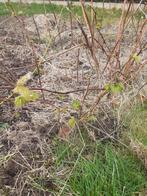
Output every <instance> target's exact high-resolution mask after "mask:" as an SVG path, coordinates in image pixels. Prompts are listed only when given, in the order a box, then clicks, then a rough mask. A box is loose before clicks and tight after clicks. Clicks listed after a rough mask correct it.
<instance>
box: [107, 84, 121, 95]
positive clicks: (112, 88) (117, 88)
mask: <svg viewBox="0 0 147 196" xmlns="http://www.w3.org/2000/svg"><path fill="white" fill-rule="evenodd" d="M105 90H106V91H107V92H110V93H113V94H115V93H120V92H122V91H123V90H124V85H123V84H122V83H115V84H107V85H106V86H105Z"/></svg>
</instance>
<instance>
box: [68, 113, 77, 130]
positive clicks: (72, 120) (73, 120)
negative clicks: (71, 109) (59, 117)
mask: <svg viewBox="0 0 147 196" xmlns="http://www.w3.org/2000/svg"><path fill="white" fill-rule="evenodd" d="M68 125H69V126H70V128H72V129H73V128H74V127H75V125H76V120H75V118H74V117H73V116H72V117H71V118H70V119H69V121H68Z"/></svg>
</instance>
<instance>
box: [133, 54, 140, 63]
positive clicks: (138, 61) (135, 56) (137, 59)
mask: <svg viewBox="0 0 147 196" xmlns="http://www.w3.org/2000/svg"><path fill="white" fill-rule="evenodd" d="M133 59H134V60H135V62H136V63H140V62H141V57H140V56H139V55H137V54H136V53H135V54H134V55H133Z"/></svg>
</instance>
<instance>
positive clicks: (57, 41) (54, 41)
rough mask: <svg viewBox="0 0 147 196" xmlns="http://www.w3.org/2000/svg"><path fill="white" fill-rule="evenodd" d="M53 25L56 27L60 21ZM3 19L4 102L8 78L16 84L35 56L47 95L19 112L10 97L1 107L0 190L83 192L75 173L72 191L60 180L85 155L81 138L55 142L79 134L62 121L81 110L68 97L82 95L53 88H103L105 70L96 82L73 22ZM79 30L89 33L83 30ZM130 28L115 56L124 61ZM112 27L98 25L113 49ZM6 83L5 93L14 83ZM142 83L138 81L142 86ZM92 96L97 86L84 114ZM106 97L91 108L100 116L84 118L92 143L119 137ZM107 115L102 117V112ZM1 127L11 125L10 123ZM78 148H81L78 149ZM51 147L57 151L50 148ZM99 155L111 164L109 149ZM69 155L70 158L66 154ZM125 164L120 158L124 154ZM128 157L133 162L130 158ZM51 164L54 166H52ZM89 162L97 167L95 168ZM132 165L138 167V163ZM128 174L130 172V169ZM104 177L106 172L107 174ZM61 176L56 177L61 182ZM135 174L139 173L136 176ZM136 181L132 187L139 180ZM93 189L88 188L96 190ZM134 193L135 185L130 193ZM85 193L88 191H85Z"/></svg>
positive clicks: (0, 20)
mask: <svg viewBox="0 0 147 196" xmlns="http://www.w3.org/2000/svg"><path fill="white" fill-rule="evenodd" d="M56 20H57V21H56ZM34 21H35V22H34ZM57 23H58V24H60V25H58V26H57ZM0 24H1V27H0V42H1V45H0V47H1V48H0V50H1V53H0V73H1V75H2V76H4V78H5V79H6V81H5V80H4V79H1V80H0V82H1V86H2V88H1V89H0V92H1V93H0V94H1V95H2V97H1V99H2V98H3V97H5V96H7V95H9V94H10V91H9V90H5V86H6V85H7V86H9V82H10V83H11V84H12V81H13V82H14V85H13V87H14V86H15V84H16V81H17V79H18V78H19V77H20V76H22V75H24V74H26V73H28V72H29V71H32V70H34V69H35V68H36V61H37V62H38V60H39V61H40V65H41V66H40V67H41V69H40V72H41V81H42V88H45V89H47V90H50V92H47V91H46V92H44V96H45V98H46V102H45V103H44V102H43V101H42V98H40V100H38V101H36V102H34V103H30V104H29V105H27V106H25V107H23V108H22V109H20V110H16V109H15V108H14V104H13V98H12V100H11V101H10V102H5V103H4V104H3V105H2V106H0V121H1V122H2V123H3V125H4V126H2V129H1V137H0V155H1V160H0V189H1V191H2V195H26V194H28V195H36V196H39V195H46V196H48V195H54V194H55V195H56V193H57V195H58V193H59V192H60V195H62V190H64V191H65V193H64V194H63V195H68V194H69V195H72V194H73V195H78V194H79V192H80V190H79V188H76V184H77V181H76V180H78V178H79V176H78V175H79V173H80V172H81V171H79V173H77V176H76V175H75V176H74V177H73V179H72V180H71V181H72V186H71V187H72V188H71V187H70V185H69V187H68V186H67V187H66V189H65V187H64V184H63V182H64V183H65V181H66V180H65V181H64V178H65V179H66V177H67V179H68V175H67V174H70V166H71V165H72V166H73V163H72V161H73V160H74V161H76V160H78V156H79V154H80V153H81V152H82V149H83V148H82V145H83V144H82V142H81V141H82V139H83V137H81V134H79V133H78V134H79V136H78V138H79V140H77V141H75V144H74V145H73V146H72V144H70V147H69V146H66V145H67V144H66V145H65V146H62V145H61V148H60V143H57V140H56V139H57V138H58V137H61V138H62V139H67V136H68V135H72V137H73V138H76V139H77V133H74V132H73V131H72V130H69V128H68V123H67V122H68V120H69V118H70V117H71V116H74V117H75V118H77V117H78V115H79V114H78V112H77V110H75V108H73V107H72V102H73V100H82V98H83V91H78V92H76V93H69V94H68V93H67V94H66V93H65V94H61V93H58V94H57V93H53V92H68V91H72V90H73V89H75V90H79V89H86V88H87V85H88V84H89V78H90V86H92V87H96V86H99V87H103V85H104V84H105V83H107V81H108V78H107V72H105V75H102V77H101V80H97V74H96V69H95V67H94V62H93V60H92V59H91V57H90V54H89V51H88V49H87V48H85V47H84V45H83V36H82V34H81V31H80V30H79V28H78V25H77V23H76V22H75V21H73V25H72V30H69V29H70V22H69V20H65V19H61V17H57V19H55V17H54V15H53V14H50V15H47V16H44V15H36V16H34V18H33V17H22V16H21V17H19V18H14V17H1V18H0ZM36 24H37V29H36ZM84 29H85V31H86V32H87V34H88V30H87V29H86V27H84ZM132 29H133V27H129V28H128V29H126V31H125V36H124V41H123V46H122V53H121V58H120V60H121V63H122V64H123V63H124V62H125V61H126V58H127V56H128V55H129V54H130V51H131V47H132V42H133V41H134V37H133V35H134V34H133V32H134V31H133V30H132ZM59 30H60V34H59ZM116 31H117V24H111V25H108V26H106V27H103V28H102V32H103V34H104V36H105V38H106V40H107V41H108V42H109V47H112V46H113V44H114V40H115V35H116ZM24 32H25V33H24ZM146 32H147V31H146ZM146 38H147V34H146V33H145V35H144V40H146ZM99 39H100V41H101V42H102V41H103V40H101V38H99ZM30 40H31V41H32V42H33V47H32V45H31V44H30ZM34 51H35V52H34ZM97 55H98V56H97V57H98V59H99V60H100V62H101V65H102V66H101V68H103V67H104V65H105V63H106V59H105V57H104V55H103V53H102V52H101V51H100V50H99V48H98V47H97ZM141 58H142V61H144V60H145V59H146V53H143V54H142V56H141ZM40 59H41V60H40ZM100 71H101V70H100ZM141 78H142V77H141ZM7 80H8V81H7ZM38 80H39V76H38V75H36V76H34V80H33V81H30V82H29V87H30V88H34V87H37V88H40V86H39V82H38ZM141 82H142V81H141ZM11 84H10V90H11V88H12V87H11ZM141 84H142V83H139V85H141ZM96 94H97V90H96V91H92V92H91V93H89V95H88V97H87V99H86V100H85V103H84V105H83V108H84V111H86V110H88V108H89V107H90V105H91V104H92V103H93V100H94V99H95V96H96ZM105 102H106V100H105V99H104V100H102V102H101V104H100V106H99V107H98V108H97V109H96V110H95V112H96V113H97V114H98V115H99V111H101V112H102V113H101V115H100V116H98V118H97V121H96V122H95V123H93V124H88V123H87V125H86V127H87V128H88V135H89V137H90V138H91V140H92V141H95V140H97V141H101V140H105V139H108V138H109V139H110V135H111V136H112V138H114V140H117V139H118V135H119V134H120V132H119V127H118V126H117V119H116V118H115V117H114V116H113V113H112V112H111V104H109V103H108V104H104V103H105ZM103 105H105V107H103ZM105 113H107V115H104V114H105ZM6 123H7V124H6ZM5 126H8V128H6V127H5ZM79 126H80V125H79ZM92 126H93V127H92ZM81 127H82V128H83V124H81ZM81 127H80V129H81ZM94 130H95V131H94ZM109 139H108V140H109ZM61 143H62V144H63V143H64V142H63V141H61ZM51 145H52V146H53V147H54V148H52V147H51ZM76 145H77V146H78V147H79V148H78V150H77V148H76ZM89 145H90V144H89ZM62 148H63V151H62ZM70 148H71V149H72V148H73V149H72V150H71V154H70V153H69V152H70V151H69V152H66V149H70ZM84 148H85V147H84ZM55 149H56V153H54V151H55ZM79 149H80V150H79ZM92 151H93V150H92ZM77 152H78V153H77ZM66 153H67V154H66ZM68 153H69V154H68ZM84 153H85V156H86V159H88V160H89V159H90V157H89V156H91V155H90V153H89V150H88V152H86V150H85V151H84ZM95 153H96V152H95ZM107 153H108V154H107ZM104 154H106V155H110V157H108V156H106V157H107V158H108V159H107V161H108V163H109V164H110V163H111V160H112V159H111V152H110V151H109V150H106V152H104ZM70 155H71V156H72V160H71V159H70V158H69V156H70ZM64 156H65V157H66V158H67V159H66V160H65V162H66V161H67V162H66V164H65V165H64V163H65V162H64V161H63V160H62V157H64ZM65 157H64V158H65ZM84 159H85V158H84ZM102 160H103V159H102ZM102 160H101V161H102ZM116 160H117V155H116ZM123 161H124V162H125V159H123ZM123 161H122V162H123ZM63 162H64V163H63ZM130 162H131V163H132V164H133V161H132V159H131V160H130ZM101 163H102V162H101ZM56 164H57V170H55V168H54V167H53V165H56ZM85 164H87V163H86V162H85ZM91 164H92V163H91ZM113 164H114V163H112V171H113ZM63 165H64V167H63ZM81 167H82V166H81ZM90 167H93V168H94V166H92V165H90ZM110 167H111V164H110ZM134 168H136V166H135V165H134ZM84 169H85V167H83V171H84ZM78 170H80V165H79V166H78V169H77V172H78ZM104 170H105V169H104ZM116 170H117V165H116ZM122 170H123V169H122ZM138 170H139V171H137V172H138V175H139V174H141V177H140V183H141V182H142V184H143V186H144V187H146V184H145V183H144V181H145V180H144V179H146V177H145V176H144V174H142V173H143V172H142V170H141V169H140V167H139V169H138ZM108 171H109V170H108ZM85 172H86V171H85ZM93 172H95V171H93ZM120 172H121V171H120ZM133 172H134V173H135V171H133ZM109 175H111V174H109V172H108V179H109ZM83 176H84V175H83ZM104 176H107V175H106V174H104ZM58 177H59V179H60V180H58ZM102 179H103V178H102ZM102 179H101V180H102ZM134 179H136V178H135V177H134ZM141 179H142V181H141ZM62 180H63V181H62ZM106 180H107V179H106ZM54 181H55V182H54ZM136 181H138V180H136ZM84 182H85V181H83V183H84ZM112 183H113V180H112ZM65 184H66V183H65ZM134 184H135V185H136V182H134ZM84 186H85V185H83V187H84ZM115 186H117V184H116V185H115ZM131 186H133V185H130V187H131ZM137 186H141V185H140V184H139V185H136V187H137ZM143 186H142V187H139V190H140V189H141V188H142V189H143V188H144V187H143ZM74 188H75V190H74ZM121 188H122V187H121ZM95 189H96V188H93V190H95ZM110 189H111V187H110ZM139 190H137V188H134V190H132V191H139ZM52 191H53V193H52ZM66 191H67V192H66ZM78 191H79V192H78ZM96 191H98V190H96ZM113 191H114V193H112V194H111V193H110V195H114V196H116V195H117V194H116V193H117V191H116V192H115V190H113ZM54 192H55V193H54ZM82 193H83V194H84V191H83V192H82V190H81V194H82ZM89 194H91V193H90V192H89ZM125 195H126V196H127V195H129V193H127V192H126V193H125ZM117 196H118V195H117Z"/></svg>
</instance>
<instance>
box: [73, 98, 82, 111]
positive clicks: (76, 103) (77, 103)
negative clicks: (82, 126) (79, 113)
mask: <svg viewBox="0 0 147 196" xmlns="http://www.w3.org/2000/svg"><path fill="white" fill-rule="evenodd" d="M71 106H72V108H73V109H74V110H79V109H80V107H81V103H80V101H79V100H78V99H75V100H73V101H72V103H71Z"/></svg>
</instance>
